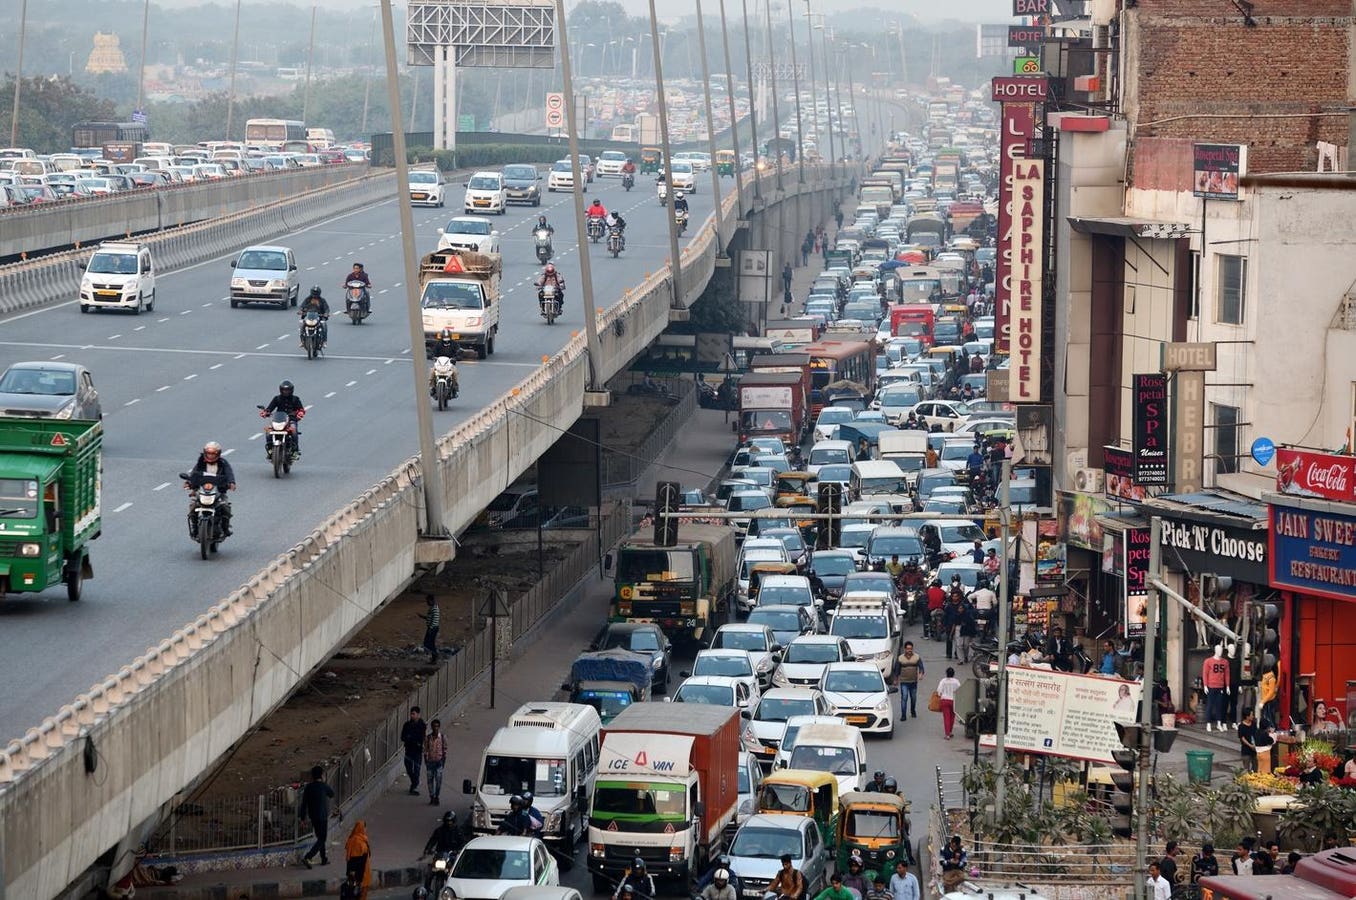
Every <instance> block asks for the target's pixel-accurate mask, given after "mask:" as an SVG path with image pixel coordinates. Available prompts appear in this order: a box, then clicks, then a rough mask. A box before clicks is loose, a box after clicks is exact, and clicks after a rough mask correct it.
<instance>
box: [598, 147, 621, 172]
mask: <svg viewBox="0 0 1356 900" xmlns="http://www.w3.org/2000/svg"><path fill="white" fill-rule="evenodd" d="M624 165H626V154H625V153H623V152H621V151H620V150H604V151H603V152H602V155H601V156H599V157H598V165H597V166H596V167H595V168H596V170H597V172H596V174H597V176H598V177H599V178H602V177H603V176H604V175H615V176H616V177H618V178H620V177H621V173H622V166H624Z"/></svg>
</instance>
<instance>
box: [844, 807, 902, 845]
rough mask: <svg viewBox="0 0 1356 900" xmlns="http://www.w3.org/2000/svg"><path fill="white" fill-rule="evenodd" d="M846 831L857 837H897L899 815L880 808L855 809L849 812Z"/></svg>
mask: <svg viewBox="0 0 1356 900" xmlns="http://www.w3.org/2000/svg"><path fill="white" fill-rule="evenodd" d="M845 833H846V834H849V835H851V836H853V837H856V838H897V837H899V816H897V815H894V814H893V813H888V812H884V811H880V810H869V809H855V810H853V811H852V812H850V813H849V814H848V822H847V828H846V832H845Z"/></svg>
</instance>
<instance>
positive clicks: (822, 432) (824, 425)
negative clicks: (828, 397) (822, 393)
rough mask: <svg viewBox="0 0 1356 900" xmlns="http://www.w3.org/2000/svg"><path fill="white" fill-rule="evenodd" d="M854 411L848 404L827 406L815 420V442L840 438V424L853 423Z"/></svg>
mask: <svg viewBox="0 0 1356 900" xmlns="http://www.w3.org/2000/svg"><path fill="white" fill-rule="evenodd" d="M853 415H854V413H853V412H852V410H851V409H849V408H848V407H846V406H826V407H824V408H823V409H821V410H820V411H819V418H818V419H816V420H815V443H816V444H817V443H819V442H820V441H833V440H837V439H838V426H839V425H851V424H852V419H853Z"/></svg>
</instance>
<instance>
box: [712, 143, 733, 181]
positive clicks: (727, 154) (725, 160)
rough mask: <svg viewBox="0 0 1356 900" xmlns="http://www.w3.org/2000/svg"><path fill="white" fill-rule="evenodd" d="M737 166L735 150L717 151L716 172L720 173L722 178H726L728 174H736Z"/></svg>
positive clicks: (731, 175)
mask: <svg viewBox="0 0 1356 900" xmlns="http://www.w3.org/2000/svg"><path fill="white" fill-rule="evenodd" d="M735 168H736V159H735V152H734V151H733V150H717V151H716V173H717V174H719V175H720V177H721V178H724V177H725V176H727V175H728V176H730V177H731V178H733V177H734V175H735Z"/></svg>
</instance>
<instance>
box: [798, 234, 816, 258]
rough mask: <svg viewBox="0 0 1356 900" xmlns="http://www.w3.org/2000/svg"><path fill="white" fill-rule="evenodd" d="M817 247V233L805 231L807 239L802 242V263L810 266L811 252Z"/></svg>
mask: <svg viewBox="0 0 1356 900" xmlns="http://www.w3.org/2000/svg"><path fill="white" fill-rule="evenodd" d="M814 249H815V233H814V232H813V231H807V232H805V240H803V241H801V242H800V264H801V266H808V265H809V264H810V252H811V251H812V250H814Z"/></svg>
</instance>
